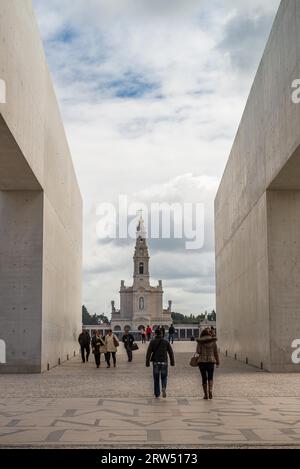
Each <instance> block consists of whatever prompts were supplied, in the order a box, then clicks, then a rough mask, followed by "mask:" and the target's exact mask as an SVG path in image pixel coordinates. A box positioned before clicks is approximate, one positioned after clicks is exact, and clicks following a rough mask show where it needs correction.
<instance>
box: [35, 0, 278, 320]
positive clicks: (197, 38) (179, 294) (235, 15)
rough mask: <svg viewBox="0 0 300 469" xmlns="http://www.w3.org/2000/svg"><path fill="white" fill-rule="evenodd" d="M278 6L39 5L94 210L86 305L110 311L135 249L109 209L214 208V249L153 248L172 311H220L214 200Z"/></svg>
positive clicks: (156, 273) (170, 244) (177, 1)
mask: <svg viewBox="0 0 300 469" xmlns="http://www.w3.org/2000/svg"><path fill="white" fill-rule="evenodd" d="M279 3H280V2H279V0H63V1H62V0H33V4H34V8H35V12H36V15H37V20H38V24H39V28H40V31H41V35H42V38H43V41H44V45H45V49H46V55H47V59H48V63H49V66H50V69H51V72H52V76H53V80H54V85H55V89H56V93H57V96H58V100H59V104H60V107H61V112H62V117H63V120H64V124H65V128H66V133H67V137H68V141H69V144H70V148H71V152H72V156H73V161H74V165H75V170H76V173H77V177H78V181H79V184H80V188H81V192H82V196H83V201H84V268H83V282H84V292H83V293H84V298H83V300H84V303H85V304H86V305H87V307H88V309H89V311H90V312H91V313H102V312H109V310H110V301H111V299H115V300H116V301H117V304H118V301H119V298H118V289H119V285H120V280H121V279H124V280H125V281H126V283H127V284H128V285H129V284H130V282H131V278H132V255H133V245H134V241H133V240H132V239H128V240H109V239H99V236H98V233H97V229H96V228H97V226H99V225H98V224H99V221H100V219H101V215H100V214H99V206H100V204H102V203H113V204H114V205H115V206H116V207H118V205H117V203H118V197H119V195H122V196H127V197H128V201H129V203H136V204H137V207H138V206H142V204H146V205H148V206H149V204H150V203H152V202H157V203H163V202H165V203H180V204H183V203H187V202H189V203H193V204H196V203H199V204H204V214H205V217H204V234H205V237H204V245H203V247H202V248H201V249H198V250H193V251H190V250H187V249H186V245H185V240H179V239H175V240H172V239H171V240H170V241H167V240H158V239H154V240H151V239H150V240H149V245H150V250H151V266H150V268H151V276H152V279H153V283H154V284H155V283H156V282H157V280H159V279H162V280H163V282H164V290H165V303H166V302H167V300H168V299H172V300H173V302H174V310H176V311H178V312H182V313H200V312H203V311H204V310H211V309H212V308H214V306H215V281H214V233H213V200H214V197H215V194H216V191H217V188H218V184H219V181H220V178H221V176H222V173H223V171H224V167H225V164H226V161H227V158H228V155H229V152H230V148H231V146H232V143H233V139H234V136H235V134H236V131H237V127H238V124H239V121H240V118H241V115H242V112H243V109H244V106H245V103H246V99H247V96H248V94H249V90H250V87H251V84H252V81H253V78H254V75H255V72H256V69H257V66H258V63H259V60H260V58H261V55H262V52H263V49H264V46H265V43H266V40H267V37H268V34H269V32H270V28H271V25H272V21H273V19H274V16H275V14H276V10H277V8H278V5H279Z"/></svg>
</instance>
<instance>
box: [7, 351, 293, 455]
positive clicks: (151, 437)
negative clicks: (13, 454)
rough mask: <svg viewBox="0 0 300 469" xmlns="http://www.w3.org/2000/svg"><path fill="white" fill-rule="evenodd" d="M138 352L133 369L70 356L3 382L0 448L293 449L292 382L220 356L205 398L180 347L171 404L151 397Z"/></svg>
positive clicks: (284, 376)
mask: <svg viewBox="0 0 300 469" xmlns="http://www.w3.org/2000/svg"><path fill="white" fill-rule="evenodd" d="M145 350H146V347H142V348H141V349H140V351H138V352H137V353H135V355H134V362H133V363H132V364H130V363H128V362H127V361H126V356H125V354H124V351H123V350H122V349H121V350H120V352H118V366H117V368H116V369H113V368H111V369H109V370H108V369H106V368H104V367H102V368H100V369H98V370H97V369H96V368H95V366H94V363H93V362H90V363H88V364H82V363H81V362H80V360H79V358H78V357H77V358H75V359H74V360H72V361H70V362H68V363H65V364H64V365H62V366H60V367H57V368H54V369H52V370H51V371H50V372H47V373H44V374H42V375H31V376H29V375H3V376H1V378H0V395H1V398H0V447H27V448H31V447H43V448H48V447H58V448H66V447H75V448H79V447H87V448H93V447H94V448H120V447H144V448H151V447H154V448H164V447H167V448H175V447H176V448H188V447H191V448H199V447H213V448H216V447H234V448H244V447H266V448H269V447H292V448H294V447H297V448H298V447H300V419H299V412H300V411H299V404H300V376H299V375H297V374H290V375H287V374H269V373H267V372H262V371H259V370H257V369H255V368H253V367H250V366H247V365H245V364H241V363H237V362H235V361H234V360H231V359H228V358H227V359H226V358H225V357H221V367H220V369H219V370H218V371H217V373H216V379H215V399H214V400H213V401H212V402H211V401H203V399H202V393H201V381H200V375H199V372H198V370H197V369H193V368H191V367H190V366H189V359H190V357H191V354H192V353H193V350H194V344H192V343H179V344H178V343H177V344H175V346H174V350H175V355H176V367H175V368H172V369H171V370H170V380H169V387H168V397H167V399H166V400H165V399H160V400H156V399H154V398H153V390H152V380H151V369H146V368H145V366H144V361H145ZM3 396H6V397H3Z"/></svg>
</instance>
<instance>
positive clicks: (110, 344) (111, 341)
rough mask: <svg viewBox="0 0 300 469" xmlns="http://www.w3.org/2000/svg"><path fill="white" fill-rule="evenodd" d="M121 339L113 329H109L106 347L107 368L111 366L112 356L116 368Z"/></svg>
mask: <svg viewBox="0 0 300 469" xmlns="http://www.w3.org/2000/svg"><path fill="white" fill-rule="evenodd" d="M119 345H120V344H119V341H118V339H117V337H116V336H115V335H114V334H113V331H112V330H111V329H109V331H108V333H107V335H106V336H105V347H106V354H105V359H106V363H107V368H110V358H111V356H112V359H113V364H114V368H116V366H117V358H116V353H117V350H118V347H119Z"/></svg>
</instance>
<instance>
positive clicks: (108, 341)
mask: <svg viewBox="0 0 300 469" xmlns="http://www.w3.org/2000/svg"><path fill="white" fill-rule="evenodd" d="M114 338H115V340H116V341H117V342H119V341H118V339H117V337H116V336H115V335H114V334H112V335H108V334H107V335H106V336H105V346H106V350H107V351H108V352H117V351H118V349H117V347H116V346H115V344H114Z"/></svg>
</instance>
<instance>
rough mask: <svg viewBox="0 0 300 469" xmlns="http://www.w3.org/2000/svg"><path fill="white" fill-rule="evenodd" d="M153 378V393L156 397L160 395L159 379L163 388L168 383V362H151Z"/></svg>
mask: <svg viewBox="0 0 300 469" xmlns="http://www.w3.org/2000/svg"><path fill="white" fill-rule="evenodd" d="M153 380H154V394H155V396H156V397H159V396H160V380H161V385H162V387H163V388H166V387H167V384H168V364H167V363H153Z"/></svg>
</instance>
